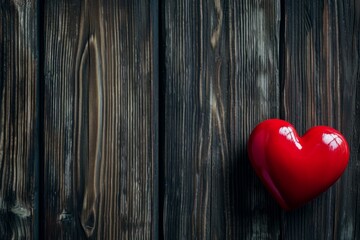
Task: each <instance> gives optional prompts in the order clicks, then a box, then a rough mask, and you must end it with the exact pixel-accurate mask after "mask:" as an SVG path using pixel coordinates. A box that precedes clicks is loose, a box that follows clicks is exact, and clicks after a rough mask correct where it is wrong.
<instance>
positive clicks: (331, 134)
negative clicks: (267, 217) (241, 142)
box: [248, 119, 349, 210]
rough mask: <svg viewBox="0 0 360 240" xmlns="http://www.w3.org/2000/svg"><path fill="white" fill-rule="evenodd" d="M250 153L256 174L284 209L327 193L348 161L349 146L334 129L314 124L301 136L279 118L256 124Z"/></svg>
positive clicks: (297, 205)
mask: <svg viewBox="0 0 360 240" xmlns="http://www.w3.org/2000/svg"><path fill="white" fill-rule="evenodd" d="M248 153H249V158H250V162H251V164H252V166H253V167H254V169H255V171H256V174H257V175H258V176H259V177H260V179H261V180H262V182H263V183H264V184H265V186H266V187H267V189H268V190H269V191H270V193H271V194H272V195H273V196H274V197H275V199H276V200H277V201H278V202H279V204H280V205H281V207H282V208H284V209H285V210H291V209H294V208H297V207H299V206H301V205H303V204H304V203H306V202H307V201H309V200H311V199H313V198H314V197H316V196H317V195H319V194H320V193H322V192H324V191H325V190H326V189H327V188H328V187H330V186H331V185H332V184H333V183H334V182H335V181H336V180H337V179H338V178H339V177H340V176H341V174H342V173H343V172H344V170H345V168H346V166H347V164H348V161H349V146H348V144H347V142H346V140H345V138H344V136H342V135H341V134H340V133H339V132H338V131H336V130H335V129H333V128H330V127H325V126H318V127H313V128H311V129H310V130H308V131H307V132H306V133H305V134H304V136H303V137H299V136H298V134H297V132H296V130H295V128H294V127H293V126H292V125H291V124H290V123H288V122H286V121H283V120H280V119H269V120H266V121H263V122H261V123H260V124H259V125H257V126H256V128H255V129H254V130H253V131H252V133H251V135H250V139H249V143H248Z"/></svg>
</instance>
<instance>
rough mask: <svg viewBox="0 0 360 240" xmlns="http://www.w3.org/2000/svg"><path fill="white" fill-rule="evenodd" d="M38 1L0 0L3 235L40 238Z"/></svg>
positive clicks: (0, 214) (0, 199)
mask: <svg viewBox="0 0 360 240" xmlns="http://www.w3.org/2000/svg"><path fill="white" fill-rule="evenodd" d="M37 15H38V11H37V1H35V0H29V1H26V2H25V1H4V0H2V1H0V239H33V238H35V237H36V232H37V231H36V229H37V225H36V219H37V209H36V199H37V196H36V183H37V182H36V177H35V169H36V166H37V164H38V158H37V153H38V150H37V145H36V142H37V134H36V127H37V126H36V119H37V116H36V115H37V111H36V110H37V103H38V102H37V99H38V98H37V94H38V91H37V78H38V42H37V40H38V32H37V30H38V28H37Z"/></svg>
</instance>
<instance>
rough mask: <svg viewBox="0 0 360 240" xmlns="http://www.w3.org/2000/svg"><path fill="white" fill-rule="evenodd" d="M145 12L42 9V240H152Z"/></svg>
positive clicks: (107, 5) (121, 4)
mask: <svg viewBox="0 0 360 240" xmlns="http://www.w3.org/2000/svg"><path fill="white" fill-rule="evenodd" d="M154 6H155V4H154V3H153V2H151V1H100V0H99V1H96V0H93V1H87V0H84V1H73V2H70V1H46V3H45V19H44V24H45V26H44V29H45V63H44V65H45V70H44V72H45V87H44V88H45V89H44V91H45V93H44V94H45V104H44V111H45V112H44V128H45V130H44V134H45V135H44V143H45V146H44V147H45V153H44V160H45V166H44V183H45V190H44V213H45V214H44V215H45V216H44V221H43V224H44V236H43V237H44V238H45V239H69V238H71V239H84V238H89V239H150V238H151V237H155V236H154V235H155V232H156V231H155V228H157V224H156V219H154V217H153V216H154V211H155V210H154V209H153V204H154V197H155V194H156V193H155V192H154V187H153V184H154V179H153V178H154V171H155V170H154V166H155V165H154V161H156V159H155V157H154V156H155V154H156V153H155V149H154V138H155V136H156V132H155V129H154V128H153V126H154V122H155V121H157V120H156V119H157V118H156V117H157V116H156V115H154V112H153V109H154V98H155V97H156V96H154V95H153V92H154V89H155V88H156V86H155V83H156V82H155V81H154V77H153V75H154V68H155V67H157V66H154V64H153V61H152V59H153V57H154V52H153V32H152V31H153V15H152V14H153V10H154V9H153V8H154Z"/></svg>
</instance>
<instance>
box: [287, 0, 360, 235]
mask: <svg viewBox="0 0 360 240" xmlns="http://www.w3.org/2000/svg"><path fill="white" fill-rule="evenodd" d="M283 11H284V12H283V15H284V22H283V24H284V25H283V27H284V32H283V34H284V35H283V36H282V37H283V40H284V41H283V45H282V46H281V47H282V50H283V58H282V61H283V64H282V66H283V69H282V88H281V91H280V92H281V100H282V107H281V116H282V117H283V118H284V119H286V120H288V121H290V122H292V123H293V124H294V126H295V127H296V128H297V130H298V132H299V133H300V134H303V133H305V131H306V130H307V129H309V128H310V127H312V126H314V125H329V126H332V127H334V128H336V129H338V130H340V131H341V132H342V133H343V134H344V135H345V137H346V138H347V139H348V141H349V144H350V147H351V159H350V163H349V166H348V169H347V171H346V172H345V174H344V175H343V177H342V179H341V180H340V181H339V182H338V183H337V184H336V185H335V186H333V187H332V188H330V189H329V190H328V191H326V193H324V194H322V195H321V196H320V197H318V198H317V199H315V200H314V201H312V202H310V203H309V204H306V205H305V206H304V207H302V208H300V209H298V210H296V211H294V212H290V213H283V216H282V217H283V218H282V234H283V238H284V239H359V238H360V225H359V221H358V219H356V218H357V217H356V216H359V214H360V209H359V208H358V203H359V201H360V198H359V194H358V193H359V190H360V189H359V187H358V185H359V184H358V181H359V177H360V175H359V174H360V172H359V168H358V163H357V162H358V161H359V156H358V152H359V134H358V131H359V117H360V115H359V111H356V110H357V109H358V108H359V101H360V98H359V96H360V95H358V94H359V92H358V90H359V87H360V71H359V57H360V51H359V50H360V49H359V47H360V45H359V43H360V30H359V29H360V4H359V2H358V1H338V2H336V1H320V0H318V1H312V0H308V1H284V8H283Z"/></svg>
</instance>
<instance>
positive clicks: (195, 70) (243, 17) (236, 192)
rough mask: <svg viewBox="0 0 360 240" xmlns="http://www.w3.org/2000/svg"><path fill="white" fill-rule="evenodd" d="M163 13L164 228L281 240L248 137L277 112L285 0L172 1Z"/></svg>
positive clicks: (187, 234) (190, 234)
mask: <svg viewBox="0 0 360 240" xmlns="http://www.w3.org/2000/svg"><path fill="white" fill-rule="evenodd" d="M161 14H162V16H161V21H160V22H161V27H162V36H161V38H162V44H160V46H163V47H164V50H163V51H161V52H160V53H161V55H160V61H161V62H163V64H161V66H164V70H163V72H162V75H161V82H160V83H161V85H162V88H161V96H162V97H161V99H160V113H161V114H162V115H161V116H160V118H161V119H164V120H162V121H163V124H164V126H163V129H162V130H161V134H162V135H161V141H160V144H163V145H162V146H160V147H161V159H162V162H161V169H162V172H161V173H162V177H161V179H162V185H161V188H162V189H163V191H164V194H163V202H162V206H161V207H162V211H163V212H162V226H163V229H162V234H163V237H164V238H165V239H210V238H211V239H225V238H228V239H278V238H279V236H280V209H279V207H278V206H277V204H276V203H275V201H274V200H273V199H272V198H271V197H270V195H269V194H268V193H267V191H266V190H265V188H264V187H263V185H262V184H261V183H260V181H259V179H258V178H257V177H256V176H255V174H254V171H253V170H252V168H251V166H250V163H249V161H248V159H247V152H246V142H247V140H248V137H249V134H250V132H251V130H252V129H253V128H254V127H255V125H256V124H257V123H258V122H260V121H261V120H264V119H266V118H270V117H278V116H279V92H278V90H279V71H278V63H279V58H278V52H279V49H278V46H279V28H280V1H252V0H247V1H220V0H215V1H202V0H199V1H189V0H184V1H170V0H167V1H162V6H161ZM160 126H161V125H160Z"/></svg>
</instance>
